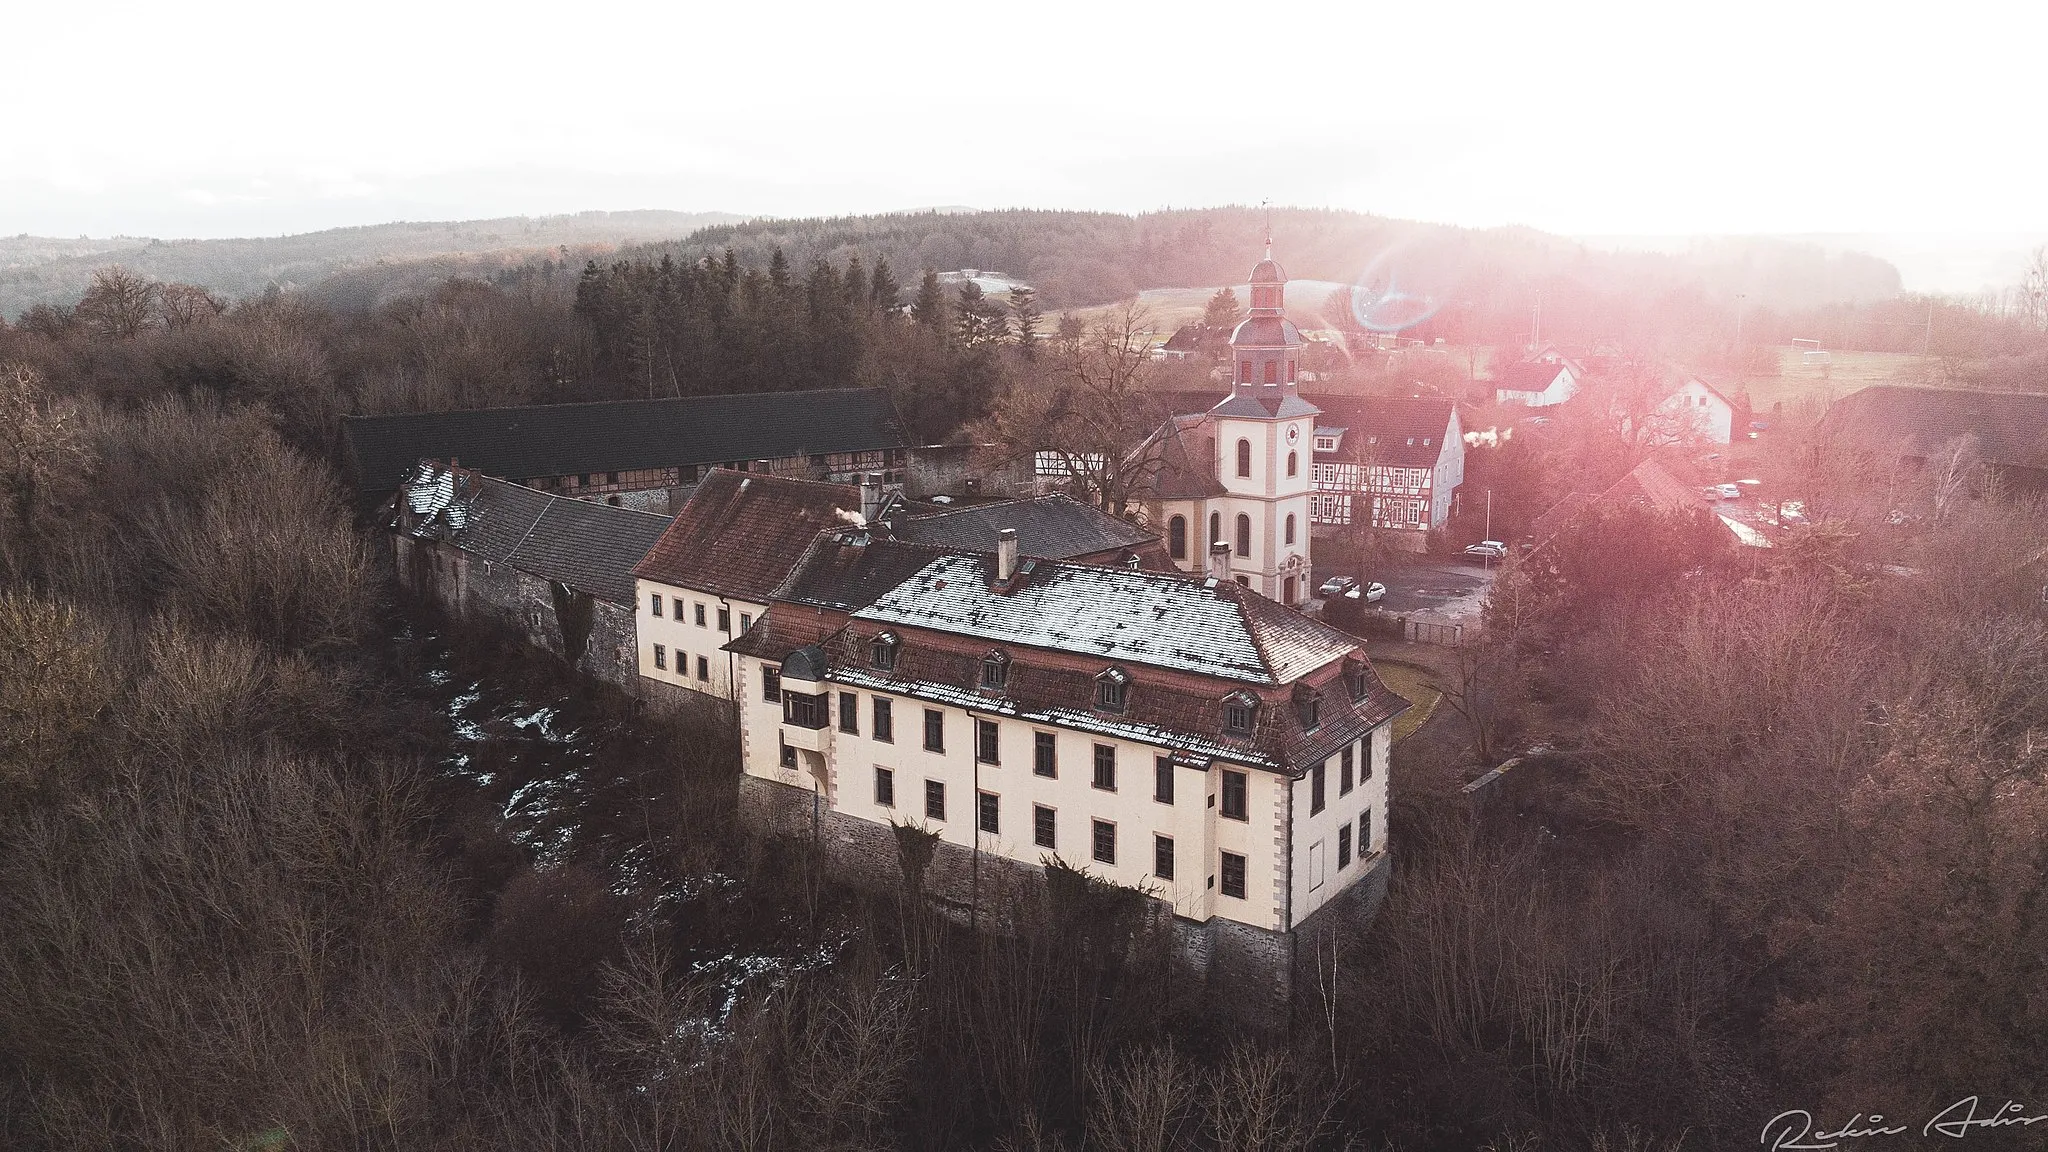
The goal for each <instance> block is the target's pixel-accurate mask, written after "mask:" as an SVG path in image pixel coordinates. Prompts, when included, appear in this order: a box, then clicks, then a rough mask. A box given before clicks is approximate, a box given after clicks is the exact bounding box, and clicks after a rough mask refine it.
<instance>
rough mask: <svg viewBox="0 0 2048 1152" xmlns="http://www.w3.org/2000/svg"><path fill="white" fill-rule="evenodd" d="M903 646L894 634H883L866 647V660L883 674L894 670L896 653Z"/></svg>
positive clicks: (900, 639)
mask: <svg viewBox="0 0 2048 1152" xmlns="http://www.w3.org/2000/svg"><path fill="white" fill-rule="evenodd" d="M902 646H903V641H902V638H901V637H899V636H897V635H896V634H895V633H894V632H884V633H882V634H881V635H879V636H877V637H875V639H874V643H872V644H870V645H868V660H869V662H870V663H872V664H874V666H875V667H876V668H878V669H880V670H882V671H884V672H894V671H895V670H896V652H897V649H899V648H901V647H902Z"/></svg>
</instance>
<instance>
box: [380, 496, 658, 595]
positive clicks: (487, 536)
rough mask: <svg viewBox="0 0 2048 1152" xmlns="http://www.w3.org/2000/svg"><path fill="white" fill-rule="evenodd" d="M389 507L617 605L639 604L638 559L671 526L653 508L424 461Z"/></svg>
mask: <svg viewBox="0 0 2048 1152" xmlns="http://www.w3.org/2000/svg"><path fill="white" fill-rule="evenodd" d="M391 508H392V512H393V515H392V518H391V520H390V522H389V523H388V524H387V527H390V528H392V529H394V530H396V531H400V532H404V533H405V534H407V535H409V536H413V537H415V538H418V539H422V540H436V541H440V542H442V543H446V544H450V545H453V546H454V547H456V548H460V549H462V550H463V551H465V552H468V553H471V554H472V555H476V556H480V557H482V558H484V559H486V560H489V561H491V562H493V563H498V564H506V565H510V566H511V567H513V568H516V569H518V570H519V571H522V572H528V573H531V574H533V575H535V576H539V577H541V578H542V579H546V580H553V581H556V582H558V583H562V584H566V585H568V586H569V587H571V588H574V589H576V590H577V591H579V592H586V593H589V594H590V595H592V596H595V597H597V598H599V599H601V600H609V601H612V602H613V603H617V604H632V603H633V566H634V565H635V564H638V563H639V562H640V559H641V557H643V556H645V555H646V554H647V550H648V549H650V548H652V547H654V543H655V541H656V540H658V539H660V537H661V534H662V531H663V530H664V529H666V528H667V527H668V525H669V517H667V516H661V515H657V514H655V513H652V512H640V511H636V510H634V509H631V508H617V507H613V506H612V505H609V504H594V503H591V502H589V501H584V500H572V499H569V498H567V497H564V496H550V495H548V494H547V493H545V492H536V491H534V490H532V489H531V488H522V487H520V486H519V485H517V484H510V483H507V482H505V481H503V480H494V479H491V478H489V477H486V476H482V475H479V474H477V473H475V472H471V471H469V470H467V469H459V470H458V469H450V468H448V467H446V466H445V465H441V464H436V463H433V462H431V461H424V460H423V461H419V462H417V463H415V464H414V466H413V471H412V474H411V476H410V477H408V478H407V480H406V482H405V484H404V485H403V486H402V489H401V491H400V492H399V494H398V497H397V499H396V500H394V501H393V502H392V504H391Z"/></svg>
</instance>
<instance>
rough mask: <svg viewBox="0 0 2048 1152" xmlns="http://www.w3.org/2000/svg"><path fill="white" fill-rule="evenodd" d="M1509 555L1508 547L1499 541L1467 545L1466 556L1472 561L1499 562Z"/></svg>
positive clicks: (1484, 541)
mask: <svg viewBox="0 0 2048 1152" xmlns="http://www.w3.org/2000/svg"><path fill="white" fill-rule="evenodd" d="M1507 554H1508V546H1507V545H1505V544H1503V543H1501V542H1500V541H1498V540H1481V541H1480V542H1479V543H1477V544H1467V545H1465V556H1466V557H1467V558H1468V559H1472V560H1499V559H1501V558H1503V557H1505V556H1506V555H1507Z"/></svg>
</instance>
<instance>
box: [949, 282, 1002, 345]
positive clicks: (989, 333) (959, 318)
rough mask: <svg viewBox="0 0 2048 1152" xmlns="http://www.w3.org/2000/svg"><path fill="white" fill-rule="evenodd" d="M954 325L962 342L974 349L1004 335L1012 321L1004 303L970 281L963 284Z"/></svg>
mask: <svg viewBox="0 0 2048 1152" xmlns="http://www.w3.org/2000/svg"><path fill="white" fill-rule="evenodd" d="M953 327H954V329H955V331H956V332H958V333H959V336H960V343H961V344H963V345H965V346H967V347H969V348H974V347H978V346H979V345H982V344H989V343H993V342H994V341H997V340H1000V339H1002V338H1003V333H1004V332H1006V331H1008V330H1009V320H1008V317H1007V316H1006V315H1004V312H1003V306H1002V305H1001V304H998V303H996V302H995V301H993V300H991V299H989V298H988V295H987V294H986V293H984V292H983V291H982V290H981V285H980V284H977V283H975V282H974V281H972V280H968V281H966V282H964V283H962V284H961V285H960V299H959V302H958V305H957V315H956V317H955V318H954V321H953Z"/></svg>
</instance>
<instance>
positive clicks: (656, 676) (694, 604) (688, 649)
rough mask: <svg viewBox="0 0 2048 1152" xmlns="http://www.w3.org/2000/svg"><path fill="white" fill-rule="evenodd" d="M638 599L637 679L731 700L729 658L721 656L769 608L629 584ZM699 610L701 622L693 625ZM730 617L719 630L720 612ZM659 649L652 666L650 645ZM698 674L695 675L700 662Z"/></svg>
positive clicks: (659, 585)
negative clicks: (658, 605) (657, 660)
mask: <svg viewBox="0 0 2048 1152" xmlns="http://www.w3.org/2000/svg"><path fill="white" fill-rule="evenodd" d="M633 588H634V592H635V593H636V595H637V597H638V600H637V606H636V607H635V608H634V610H633V611H634V626H635V628H634V630H635V632H636V633H637V636H638V639H637V640H636V642H635V643H636V645H637V646H638V648H639V666H640V675H642V676H644V677H646V678H648V679H650V680H657V681H660V682H661V683H664V684H673V685H675V686H676V687H678V688H687V689H689V690H691V691H693V692H701V693H703V694H704V695H706V696H712V697H715V698H717V699H719V700H730V699H731V698H732V657H731V655H730V654H729V653H726V652H723V651H720V649H722V648H724V647H725V646H726V645H727V644H729V643H731V642H732V640H733V638H734V637H736V636H738V635H740V633H741V632H742V631H744V628H745V624H746V623H747V622H750V621H756V620H759V619H760V618H761V616H762V614H763V613H765V612H766V611H767V610H768V609H767V606H766V605H764V604H753V603H749V602H747V601H744V600H729V599H725V598H722V597H720V596H718V595H716V594H714V593H709V592H699V591H694V590H692V589H688V588H680V587H677V586H675V585H673V584H663V583H660V582H659V581H654V580H641V579H636V580H635V581H634V582H633ZM656 596H659V597H661V615H659V616H656V615H655V614H654V598H655V597H656ZM700 608H701V609H702V610H703V613H704V623H703V624H701V625H699V624H698V623H697V612H698V610H699V609H700ZM721 608H722V609H725V610H726V611H727V613H728V616H727V624H728V625H729V627H728V629H726V630H721V629H720V628H719V626H718V623H719V615H718V614H719V610H720V609H721ZM657 644H659V645H661V650H662V663H663V664H664V665H665V667H661V668H657V667H655V664H654V646H655V645H657ZM700 658H701V659H702V660H703V661H704V665H703V668H702V671H703V672H704V673H705V675H702V676H700V675H698V672H699V667H698V663H697V662H698V660H699V659H700Z"/></svg>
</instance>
